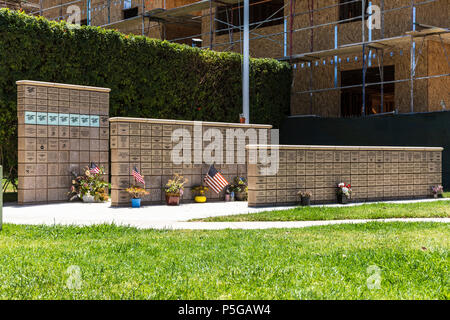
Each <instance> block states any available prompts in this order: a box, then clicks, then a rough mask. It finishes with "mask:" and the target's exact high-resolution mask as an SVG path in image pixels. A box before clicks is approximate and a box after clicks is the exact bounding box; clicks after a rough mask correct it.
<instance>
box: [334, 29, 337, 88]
mask: <svg viewBox="0 0 450 320" xmlns="http://www.w3.org/2000/svg"><path fill="white" fill-rule="evenodd" d="M334 48H335V49H337V48H338V26H337V25H336V26H334ZM334 87H335V88H337V87H338V56H334Z"/></svg>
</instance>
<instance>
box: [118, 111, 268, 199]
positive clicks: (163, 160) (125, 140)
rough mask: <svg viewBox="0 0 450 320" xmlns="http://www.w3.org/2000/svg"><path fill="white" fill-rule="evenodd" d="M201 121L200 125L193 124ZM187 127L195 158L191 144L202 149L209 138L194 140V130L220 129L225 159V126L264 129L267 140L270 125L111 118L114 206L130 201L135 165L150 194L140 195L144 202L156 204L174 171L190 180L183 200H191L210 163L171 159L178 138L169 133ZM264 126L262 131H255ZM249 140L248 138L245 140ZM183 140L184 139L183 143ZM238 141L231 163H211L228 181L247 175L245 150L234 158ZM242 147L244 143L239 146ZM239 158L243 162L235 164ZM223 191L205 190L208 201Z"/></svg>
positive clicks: (219, 196) (234, 147) (221, 196)
mask: <svg viewBox="0 0 450 320" xmlns="http://www.w3.org/2000/svg"><path fill="white" fill-rule="evenodd" d="M195 124H201V126H198V125H195ZM180 128H182V129H186V130H187V131H188V132H189V133H190V135H191V137H192V142H193V143H192V144H191V145H188V147H189V148H191V155H192V159H193V160H194V148H198V147H201V148H202V150H204V148H205V147H206V146H208V145H209V144H210V142H209V141H203V142H202V144H201V145H200V146H199V145H198V144H199V143H198V142H194V139H193V138H194V135H195V134H196V133H195V132H194V131H195V130H201V132H200V133H201V135H203V133H204V132H205V131H206V130H208V129H211V128H215V129H218V130H220V132H221V133H222V136H223V137H224V141H223V154H224V161H225V154H226V153H225V151H226V144H227V143H229V142H230V143H232V141H227V140H225V137H226V130H227V129H239V128H240V129H243V130H244V132H246V130H247V129H257V130H256V131H257V132H258V134H259V133H260V132H265V133H266V134H267V135H268V138H267V139H268V143H270V129H271V128H272V126H269V125H245V124H235V123H219V122H194V121H177V120H157V119H134V118H111V119H110V129H111V132H110V133H111V142H110V145H111V184H112V186H111V188H112V191H111V198H112V205H113V206H127V205H130V204H131V203H130V196H129V194H128V193H126V192H125V189H126V188H128V187H129V186H131V185H138V186H140V187H143V185H142V184H138V183H136V182H135V179H134V178H133V176H132V169H133V168H134V167H136V168H137V169H138V170H139V172H140V173H141V174H142V175H144V179H145V182H146V184H145V188H146V189H147V191H149V192H150V194H149V195H148V196H146V197H144V198H143V199H142V201H143V203H147V204H158V203H163V201H165V195H164V192H163V191H162V188H163V187H164V185H165V184H166V183H167V181H168V180H169V179H170V178H171V177H172V176H173V175H174V174H176V173H178V174H180V175H182V176H184V177H185V178H187V179H188V180H189V181H188V183H187V184H186V187H185V190H184V195H183V197H182V201H183V202H191V201H192V199H193V194H192V192H191V187H192V186H196V185H200V184H202V181H203V178H204V176H205V175H206V173H207V171H208V169H209V165H210V163H208V164H207V163H204V162H203V163H201V164H200V163H199V164H194V163H191V164H186V163H183V164H175V163H173V161H172V149H173V147H174V146H175V145H177V144H178V142H175V143H173V142H172V133H173V131H174V130H176V129H180ZM259 129H263V130H265V131H258V130H259ZM246 141H247V142H248V139H247V140H246ZM184 142H185V140H184V139H183V143H184ZM237 148H238V144H237V143H234V146H233V150H234V164H217V163H215V164H214V166H215V167H216V169H218V170H219V172H221V173H222V175H223V176H224V177H225V179H227V181H228V182H230V183H231V182H232V179H233V178H234V177H236V176H244V177H247V166H246V164H245V153H244V155H243V157H242V159H237V155H236V150H237ZM242 148H245V145H243V146H242ZM238 160H239V161H240V162H243V163H244V164H238ZM223 193H224V192H222V193H221V194H216V193H214V192H212V191H211V190H210V191H209V192H208V193H207V197H208V201H219V200H221V199H223V198H224V194H223Z"/></svg>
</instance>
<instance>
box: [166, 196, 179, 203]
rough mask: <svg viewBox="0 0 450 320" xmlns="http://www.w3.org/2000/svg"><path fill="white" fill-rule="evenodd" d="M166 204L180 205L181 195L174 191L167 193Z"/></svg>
mask: <svg viewBox="0 0 450 320" xmlns="http://www.w3.org/2000/svg"><path fill="white" fill-rule="evenodd" d="M166 204H167V205H168V206H178V205H179V204H180V195H179V194H174V193H166Z"/></svg>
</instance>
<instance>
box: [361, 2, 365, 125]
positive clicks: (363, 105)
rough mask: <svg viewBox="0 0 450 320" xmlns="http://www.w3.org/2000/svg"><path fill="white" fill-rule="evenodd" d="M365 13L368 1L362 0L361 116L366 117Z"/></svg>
mask: <svg viewBox="0 0 450 320" xmlns="http://www.w3.org/2000/svg"><path fill="white" fill-rule="evenodd" d="M365 13H366V0H362V18H361V19H362V23H361V30H362V43H363V45H362V64H363V68H362V82H363V83H362V110H361V115H362V116H363V117H364V116H365V115H366V57H365V54H366V45H365V42H366V28H365V26H364V22H365V19H364V17H365Z"/></svg>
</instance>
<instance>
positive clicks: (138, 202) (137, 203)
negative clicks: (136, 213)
mask: <svg viewBox="0 0 450 320" xmlns="http://www.w3.org/2000/svg"><path fill="white" fill-rule="evenodd" d="M131 207H132V208H140V207H141V199H136V198H133V199H131Z"/></svg>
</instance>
